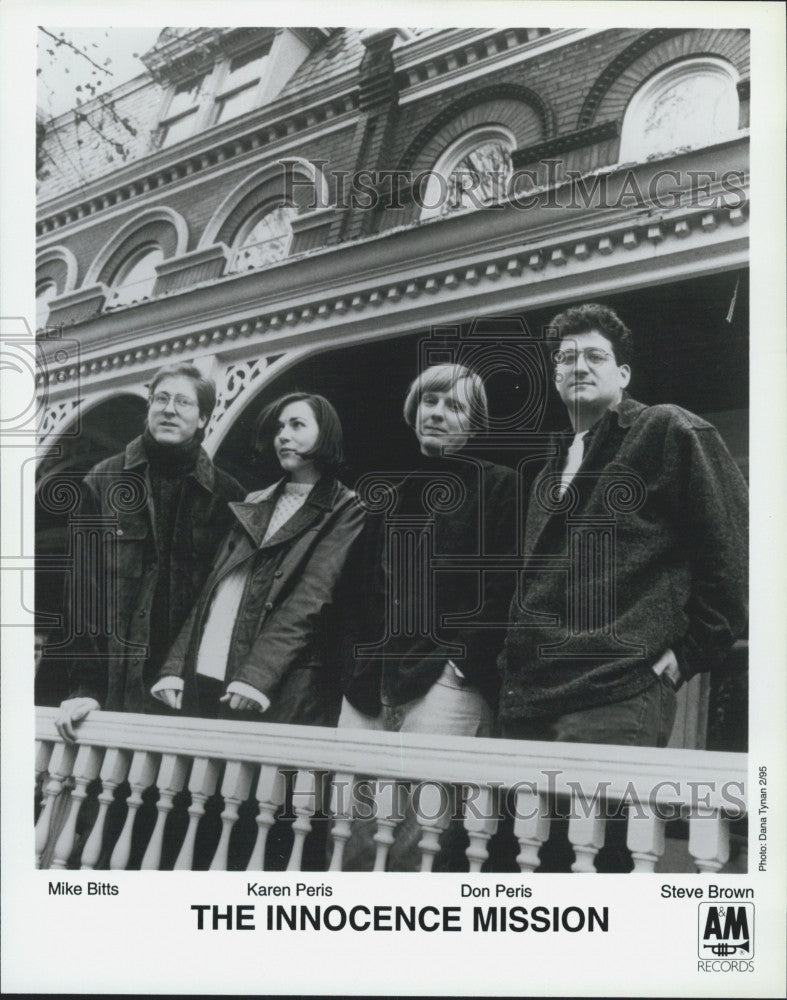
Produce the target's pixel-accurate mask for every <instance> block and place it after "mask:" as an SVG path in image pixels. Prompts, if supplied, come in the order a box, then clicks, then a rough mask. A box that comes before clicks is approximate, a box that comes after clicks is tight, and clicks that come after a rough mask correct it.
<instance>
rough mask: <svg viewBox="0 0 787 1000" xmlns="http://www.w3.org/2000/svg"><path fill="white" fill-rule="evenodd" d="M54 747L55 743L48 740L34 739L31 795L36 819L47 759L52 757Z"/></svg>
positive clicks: (41, 795) (41, 797) (41, 798)
mask: <svg viewBox="0 0 787 1000" xmlns="http://www.w3.org/2000/svg"><path fill="white" fill-rule="evenodd" d="M54 748H55V744H54V743H52V742H50V741H49V740H36V756H35V771H36V784H35V793H34V796H33V801H34V803H35V808H36V810H37V811H36V819H38V816H39V815H40V809H41V803H42V801H43V798H44V782H45V781H46V777H47V769H48V768H49V761H50V760H51V759H52V751H53V750H54Z"/></svg>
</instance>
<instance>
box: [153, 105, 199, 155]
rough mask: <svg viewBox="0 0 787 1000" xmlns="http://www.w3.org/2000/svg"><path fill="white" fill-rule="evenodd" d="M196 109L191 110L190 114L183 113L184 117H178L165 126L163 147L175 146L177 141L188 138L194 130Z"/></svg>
mask: <svg viewBox="0 0 787 1000" xmlns="http://www.w3.org/2000/svg"><path fill="white" fill-rule="evenodd" d="M196 110H197V109H196V108H195V109H194V110H193V111H189V113H188V114H185V115H183V117H182V118H177V119H175V121H174V122H170V123H169V124H168V125H165V126H164V130H165V131H164V138H163V139H162V140H161V146H162V148H164V147H165V146H174V144H175V143H176V142H180V141H181V140H182V139H187V138H188V137H189V136H190V135H191V133H192V132H193V131H194V122H195V121H196V117H195V116H196Z"/></svg>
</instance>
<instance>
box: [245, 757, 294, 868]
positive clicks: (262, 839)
mask: <svg viewBox="0 0 787 1000" xmlns="http://www.w3.org/2000/svg"><path fill="white" fill-rule="evenodd" d="M256 794H257V803H258V806H259V812H258V813H257V839H256V841H255V842H254V849H253V850H252V852H251V857H250V858H249V863H248V865H247V866H246V870H247V871H254V872H258V871H262V870H263V868H264V865H265V845H266V843H267V841H268V833H269V832H270V828H271V827H272V826H273V824H274V821H275V817H276V810H277V809H279V807H280V806H283V805H284V798H285V795H286V786H285V781H284V775H283V774H282V773H281V771H280V770H279V769H278V767H271V766H270V765H266V764H263V765H262V767H261V768H260V776H259V779H258V781H257V792H256Z"/></svg>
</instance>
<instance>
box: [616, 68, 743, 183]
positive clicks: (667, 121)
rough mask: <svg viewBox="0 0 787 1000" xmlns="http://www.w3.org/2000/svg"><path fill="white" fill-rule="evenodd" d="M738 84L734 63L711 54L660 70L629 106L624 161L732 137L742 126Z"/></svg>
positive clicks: (623, 140)
mask: <svg viewBox="0 0 787 1000" xmlns="http://www.w3.org/2000/svg"><path fill="white" fill-rule="evenodd" d="M736 83H737V76H736V72H735V70H734V68H733V67H732V66H731V65H730V64H729V63H727V62H725V61H724V60H723V59H714V58H710V57H703V58H696V59H686V60H683V61H682V62H679V63H674V64H673V65H672V66H667V67H666V68H665V69H663V70H661V71H660V72H658V73H656V74H655V76H652V77H651V78H650V79H649V80H648V81H647V82H646V83H644V84H643V85H642V86H641V87H640V89H639V90H638V91H637V92H636V93H635V94H634V96H633V97H632V99H631V101H630V102H629V106H628V107H627V108H626V114H625V115H624V117H623V129H622V135H621V140H620V156H619V159H620V162H622V163H625V162H628V161H632V160H636V161H639V160H644V159H645V158H646V157H648V156H653V155H656V154H658V153H669V152H672V151H673V150H677V149H680V148H682V147H686V146H690V147H699V146H709V145H711V144H712V143H714V142H722V141H723V140H724V139H730V138H732V137H733V136H734V135H735V134H736V133H737V131H738V114H739V102H738V91H737V88H736Z"/></svg>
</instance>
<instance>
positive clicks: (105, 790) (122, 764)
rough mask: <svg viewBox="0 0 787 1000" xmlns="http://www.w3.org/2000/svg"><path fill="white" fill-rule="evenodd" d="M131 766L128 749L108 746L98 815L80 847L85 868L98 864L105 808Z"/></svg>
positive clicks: (102, 775) (103, 767)
mask: <svg viewBox="0 0 787 1000" xmlns="http://www.w3.org/2000/svg"><path fill="white" fill-rule="evenodd" d="M129 767H131V753H130V752H129V751H128V750H117V749H115V748H114V747H109V748H108V749H107V752H106V753H105V754H104V762H103V764H102V765H101V773H100V774H99V779H100V781H101V791H100V792H99V796H98V815H97V816H96V821H95V823H94V824H93V829H92V830H91V831H90V836H89V837H88V838H87V842H86V843H85V846H84V848H83V849H82V864H81V867H82V868H85V869H88V870H90V869H93V868H95V867H96V865H97V864H98V859H99V857H100V855H101V845H102V843H103V840H104V824H105V822H106V817H107V810H108V809H109V806H110V805H111V803H112V802H113V801H114V798H115V789H116V788H117V787H118V786H119V785H121V784H122V783H123V782H124V781H125V780H126V778H127V777H128V769H129Z"/></svg>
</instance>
